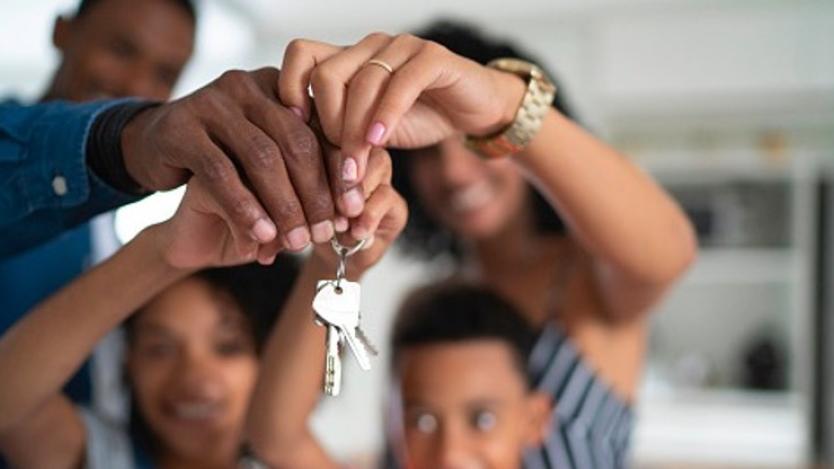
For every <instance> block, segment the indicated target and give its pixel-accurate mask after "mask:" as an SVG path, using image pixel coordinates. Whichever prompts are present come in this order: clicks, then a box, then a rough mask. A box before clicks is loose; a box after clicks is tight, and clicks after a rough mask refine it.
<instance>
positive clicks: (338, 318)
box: [313, 280, 371, 371]
mask: <svg viewBox="0 0 834 469" xmlns="http://www.w3.org/2000/svg"><path fill="white" fill-rule="evenodd" d="M359 303H360V287H359V284H358V283H356V282H349V281H347V280H342V281H341V282H337V281H332V280H323V281H320V282H319V284H318V292H317V293H316V297H315V299H314V300H313V310H314V311H315V312H316V314H317V316H318V318H319V319H320V320H321V321H323V322H324V323H325V324H327V325H328V326H335V327H337V328H338V330H339V333H340V334H341V337H342V339H344V341H345V342H347V344H348V346H349V347H350V350H351V352H353V356H354V357H356V361H357V362H358V363H359V367H360V368H362V369H363V370H365V371H367V370H370V369H371V362H370V359H369V358H368V350H367V349H366V348H365V345H364V344H363V342H362V341H361V340H360V339H359V338H357V334H356V330H357V328H358V327H359Z"/></svg>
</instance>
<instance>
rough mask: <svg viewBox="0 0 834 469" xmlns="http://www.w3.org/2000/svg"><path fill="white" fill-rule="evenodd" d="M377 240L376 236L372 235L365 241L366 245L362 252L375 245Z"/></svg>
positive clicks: (363, 246)
mask: <svg viewBox="0 0 834 469" xmlns="http://www.w3.org/2000/svg"><path fill="white" fill-rule="evenodd" d="M375 240H376V236H374V235H371V236H370V237H369V238H368V239H366V240H365V244H363V245H362V250H363V251H366V250H368V249H370V248H371V246H373V245H374V241H375Z"/></svg>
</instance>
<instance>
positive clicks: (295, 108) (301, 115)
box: [290, 106, 307, 122]
mask: <svg viewBox="0 0 834 469" xmlns="http://www.w3.org/2000/svg"><path fill="white" fill-rule="evenodd" d="M290 111H292V113H293V114H295V115H296V116H298V118H299V119H301V120H303V121H305V122H306V121H307V119H305V118H304V111H302V110H301V108H300V107H298V106H291V107H290Z"/></svg>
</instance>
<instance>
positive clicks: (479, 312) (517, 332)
mask: <svg viewBox="0 0 834 469" xmlns="http://www.w3.org/2000/svg"><path fill="white" fill-rule="evenodd" d="M482 339H495V340H499V341H501V342H502V343H504V344H506V345H507V346H508V347H509V348H510V350H511V351H512V354H513V363H514V365H516V369H517V370H518V372H519V373H520V374H521V376H523V377H525V380H527V376H528V373H527V359H528V357H529V355H530V352H531V351H532V349H533V345H534V344H535V342H536V332H535V330H534V329H533V327H532V326H531V325H530V324H529V323H528V322H527V320H526V319H525V318H524V317H523V316H522V315H521V314H520V312H519V311H518V309H517V308H516V307H515V306H513V305H512V304H511V303H510V302H509V301H507V300H506V299H504V298H503V297H502V296H500V295H499V294H497V293H496V292H495V291H493V290H492V289H490V288H488V287H486V286H483V285H477V284H472V283H464V282H459V281H449V282H443V283H438V284H433V285H428V286H425V287H422V288H419V289H417V290H415V291H413V292H412V293H411V294H409V295H408V297H407V298H406V300H405V301H404V302H403V305H402V306H401V307H400V310H399V313H398V314H397V318H396V320H395V322H394V327H393V333H392V336H391V366H392V369H393V370H394V371H395V374H396V372H397V371H398V370H397V367H398V366H399V361H400V357H401V356H402V353H403V352H404V351H405V350H407V349H408V348H410V347H416V346H420V345H431V344H438V343H456V342H465V341H470V340H482ZM527 384H528V385H529V384H530V383H529V380H528V382H527Z"/></svg>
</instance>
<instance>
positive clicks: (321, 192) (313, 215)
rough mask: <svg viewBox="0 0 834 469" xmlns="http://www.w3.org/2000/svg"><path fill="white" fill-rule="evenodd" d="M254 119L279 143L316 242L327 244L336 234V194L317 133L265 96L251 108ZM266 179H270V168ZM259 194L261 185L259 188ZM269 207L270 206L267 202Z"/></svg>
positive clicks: (312, 236)
mask: <svg viewBox="0 0 834 469" xmlns="http://www.w3.org/2000/svg"><path fill="white" fill-rule="evenodd" d="M249 117H250V118H251V119H252V121H253V122H254V123H255V125H257V126H258V127H259V128H261V129H262V130H263V131H264V132H266V134H267V135H269V137H270V138H271V139H272V140H273V141H275V142H277V144H278V147H279V148H280V153H281V155H282V156H283V164H284V166H285V167H286V169H287V173H288V174H289V177H290V180H291V182H292V187H293V188H294V189H295V193H296V195H297V197H298V199H299V200H300V202H301V206H302V209H303V210H304V217H305V219H306V221H307V224H308V226H309V229H310V235H311V238H312V240H313V241H314V242H316V243H324V242H327V241H329V240H330V238H332V237H333V234H334V233H335V227H334V225H333V219H334V217H335V215H336V211H335V207H334V203H333V193H332V191H331V187H330V182H329V180H328V172H327V169H326V168H325V165H324V164H325V163H324V159H323V156H322V151H321V148H320V146H319V143H318V140H317V138H316V135H315V134H314V133H313V131H312V130H310V128H309V127H308V126H307V124H305V123H304V122H302V121H300V120H299V119H297V118H296V117H295V116H294V115H292V113H291V112H290V111H289V110H288V109H287V108H285V107H283V106H276V105H274V104H273V103H271V102H270V101H268V100H266V99H264V100H262V101H261V102H260V103H258V104H256V105H253V109H251V110H249ZM259 169H262V170H264V171H267V172H266V173H265V177H264V178H263V179H267V180H268V179H271V174H270V173H269V172H268V171H269V170H270V168H268V167H265V168H259ZM257 189H258V191H259V192H258V193H260V189H261V188H260V187H259V186H258V187H257ZM267 209H269V205H267Z"/></svg>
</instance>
